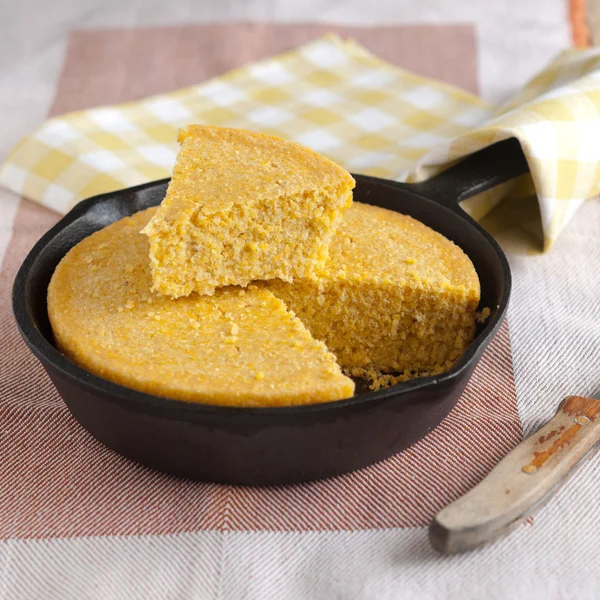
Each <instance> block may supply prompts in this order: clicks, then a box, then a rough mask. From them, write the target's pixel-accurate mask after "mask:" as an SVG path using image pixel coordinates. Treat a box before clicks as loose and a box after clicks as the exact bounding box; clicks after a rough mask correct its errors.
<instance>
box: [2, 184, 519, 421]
mask: <svg viewBox="0 0 600 600" xmlns="http://www.w3.org/2000/svg"><path fill="white" fill-rule="evenodd" d="M353 177H354V178H355V179H356V181H357V183H358V182H360V181H361V180H363V181H371V182H376V183H378V184H383V185H388V186H394V184H395V183H396V182H394V181H391V180H386V179H379V178H377V177H370V176H367V175H359V174H353ZM168 181H169V179H161V180H157V181H152V182H149V183H144V184H141V185H137V186H134V187H130V188H126V189H123V190H117V191H114V192H108V193H105V194H100V195H98V196H94V197H92V198H89V199H87V200H84V201H82V202H80V203H78V204H77V205H76V206H75V207H74V208H73V209H72V210H71V211H69V212H68V213H67V214H66V215H65V216H64V217H62V218H61V219H60V221H58V223H56V224H55V225H54V226H53V227H52V228H51V229H49V230H48V231H47V232H46V233H45V234H44V235H43V236H42V237H41V238H40V239H39V240H38V241H37V242H36V244H35V245H34V246H33V248H32V249H31V250H30V251H29V253H28V255H27V257H26V258H25V260H24V261H23V264H22V265H21V267H20V268H19V271H18V273H17V276H16V277H15V281H14V284H13V293H12V305H13V313H14V316H15V320H16V322H17V326H18V328H19V331H20V333H21V335H22V336H23V338H24V339H25V341H26V343H27V345H28V346H29V348H30V349H31V350H32V351H33V353H34V354H35V355H36V356H37V357H38V358H39V359H40V360H45V361H48V362H49V363H50V364H51V365H52V367H53V368H55V369H56V370H57V371H58V372H59V373H60V374H61V375H63V376H65V377H67V378H69V379H73V380H75V381H76V382H77V383H78V384H79V385H82V386H86V387H89V388H92V389H93V390H94V392H99V393H102V394H105V395H106V396H108V397H110V399H111V400H112V401H123V402H126V403H128V404H133V405H135V407H136V408H137V409H140V408H141V409H143V408H148V409H158V410H161V411H165V413H166V414H168V415H170V416H171V418H172V419H173V420H180V419H181V417H187V416H192V415H198V416H201V415H216V414H225V413H227V414H230V415H234V414H252V415H255V416H256V417H260V416H264V417H285V416H293V415H296V414H299V413H315V412H323V411H330V410H335V409H340V410H341V409H343V408H344V407H348V406H356V405H360V404H363V403H371V402H376V401H378V400H384V399H387V398H390V397H393V396H397V397H398V400H400V399H401V398H400V397H401V396H402V395H403V394H405V393H406V392H409V391H415V390H418V389H421V388H426V387H430V386H434V385H436V384H438V383H442V382H445V381H449V380H452V379H455V378H457V377H458V376H459V375H460V374H461V373H462V372H463V371H464V370H466V369H468V368H469V366H470V364H471V362H472V361H473V360H476V359H477V356H478V354H479V353H480V350H483V348H485V346H486V345H487V344H488V343H489V342H490V341H491V339H492V338H493V337H494V336H495V334H496V333H497V331H498V329H499V327H500V325H501V323H502V321H503V320H504V317H505V313H506V309H507V307H508V302H509V299H510V292H511V283H512V280H511V273H510V267H509V265H508V260H507V259H506V256H505V255H504V252H503V251H502V249H501V248H500V246H499V245H498V243H497V242H496V240H495V239H494V238H493V237H492V236H491V235H490V234H489V233H488V232H487V231H486V230H485V229H483V227H481V225H479V224H478V223H477V222H476V221H475V220H473V219H472V218H471V217H470V216H469V215H467V214H466V213H465V212H464V211H463V210H462V209H461V208H460V207H459V206H458V205H456V206H455V207H450V206H447V205H446V206H443V208H447V209H449V210H451V211H452V212H454V213H455V214H457V215H458V216H459V217H460V218H462V219H463V220H464V221H466V223H468V224H469V225H470V226H471V227H474V228H476V229H477V230H478V231H479V233H480V234H482V235H483V236H484V238H485V239H486V240H487V241H488V242H489V243H490V244H491V245H492V247H493V248H494V250H495V252H496V254H497V256H498V259H499V260H500V264H501V267H502V272H503V276H504V286H503V290H502V297H501V302H500V303H499V304H498V306H497V309H496V311H495V314H494V316H493V317H492V318H491V320H490V321H489V322H488V323H487V324H486V326H485V328H484V329H483V330H482V331H481V332H480V333H479V335H478V336H477V337H476V338H475V339H474V340H473V341H472V342H471V344H470V345H469V347H468V348H467V350H466V351H465V353H464V354H463V355H462V357H461V358H460V359H459V360H458V361H457V362H456V363H455V364H454V366H453V367H452V368H451V369H449V370H448V371H446V372H444V373H441V374H440V375H432V376H427V377H418V378H415V379H411V380H409V381H405V382H401V383H398V384H396V385H394V386H391V387H389V388H386V389H384V390H379V391H377V392H364V393H361V394H358V395H356V396H353V397H352V398H346V399H342V400H332V401H329V402H322V403H316V404H305V405H298V406H279V407H238V406H221V405H211V404H202V403H196V402H186V401H183V400H175V399H171V398H166V397H163V396H155V395H153V394H147V393H145V392H140V391H138V390H135V389H133V388H128V387H125V386H122V385H120V384H118V383H114V382H112V381H109V380H108V379H104V378H102V377H99V376H98V375H94V374H93V373H90V372H89V371H86V370H85V369H82V368H81V367H79V366H77V365H76V364H75V363H73V362H71V361H70V360H69V359H68V358H66V357H65V356H64V355H63V354H61V353H60V352H59V351H58V350H57V349H56V348H55V347H54V346H53V345H52V344H51V343H50V342H49V341H48V340H47V339H46V338H45V337H44V336H43V335H42V333H41V332H40V331H39V330H38V328H37V327H36V326H35V323H34V322H33V319H32V318H31V317H30V315H29V312H28V309H27V306H26V303H25V301H24V299H25V291H26V287H27V281H28V279H29V275H30V271H31V268H32V267H33V265H34V264H35V261H36V260H37V258H38V257H39V255H40V253H41V252H42V250H43V249H44V248H45V247H46V246H47V245H48V244H49V243H50V241H51V240H52V239H53V238H54V237H55V236H56V235H57V234H58V233H60V232H61V231H62V230H63V229H65V228H66V227H67V226H69V225H70V224H72V223H73V222H74V221H76V220H77V219H79V218H80V217H82V216H83V215H84V214H85V213H86V212H87V211H89V210H90V209H92V208H93V207H94V206H96V205H98V204H101V203H103V202H105V201H107V200H113V199H114V198H115V196H119V195H121V194H125V193H127V194H131V193H138V192H141V191H144V190H145V189H149V188H152V187H155V186H158V185H162V184H165V183H166V182H168ZM409 190H410V192H411V193H413V194H416V195H421V194H419V192H418V191H417V190H414V189H410V187H409V186H407V191H409ZM423 197H424V198H426V199H428V200H431V199H430V198H427V197H426V196H423Z"/></svg>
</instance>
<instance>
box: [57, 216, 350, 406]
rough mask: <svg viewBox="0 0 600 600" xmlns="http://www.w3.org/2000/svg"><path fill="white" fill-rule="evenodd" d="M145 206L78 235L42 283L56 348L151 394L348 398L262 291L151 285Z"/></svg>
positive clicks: (322, 351) (309, 341) (341, 381)
mask: <svg viewBox="0 0 600 600" xmlns="http://www.w3.org/2000/svg"><path fill="white" fill-rule="evenodd" d="M155 213H156V209H155V208H151V209H148V210H145V211H142V212H140V213H137V214H135V215H133V216H132V217H128V218H125V219H122V220H120V221H117V222H116V223H113V224H112V225H109V226H108V227H105V228H104V229H102V230H100V231H98V232H96V233H94V234H93V235H91V236H89V237H87V238H85V239H84V240H82V241H81V242H80V243H79V244H77V246H75V247H74V248H72V249H71V250H70V251H69V252H68V253H67V255H66V256H65V257H64V258H63V259H62V261H61V262H60V264H59V265H58V267H57V268H56V271H55V273H54V275H53V277H52V280H51V282H50V285H49V288H48V314H49V317H50V322H51V325H52V329H53V332H54V336H55V341H56V344H57V346H58V348H59V349H60V350H61V352H63V353H64V354H65V355H66V356H67V357H68V358H70V359H71V360H72V361H73V362H75V363H76V364H78V365H80V366H81V367H83V368H84V369H86V370H88V371H90V372H92V373H94V374H96V375H99V376H100V377H104V378H106V379H109V380H111V381H113V382H116V383H119V384H121V385H125V386H128V387H131V388H135V389H137V390H140V391H143V392H149V393H152V394H156V395H159V396H165V397H168V398H175V399H179V400H186V401H191V402H203V403H208V404H219V405H235V406H280V405H297V404H311V403H318V402H326V401H330V400H338V399H341V398H348V397H350V396H352V394H353V393H354V383H353V382H352V380H350V379H348V378H347V377H345V376H344V375H343V374H342V373H341V371H340V368H339V366H338V364H337V363H336V359H335V357H334V356H333V355H332V354H331V353H330V352H328V351H327V348H326V347H325V345H324V344H323V343H322V342H320V341H316V340H314V339H313V338H312V337H311V335H310V333H309V332H308V331H307V329H306V328H305V327H304V326H303V325H302V323H301V322H300V320H299V319H298V318H296V317H295V316H294V315H293V314H292V313H291V312H290V311H288V310H287V309H286V307H285V305H284V304H283V302H282V301H281V300H279V299H277V298H276V297H275V296H274V295H273V294H272V293H271V292H270V291H268V290H265V289H258V288H256V287H255V286H251V289H248V290H243V289H241V288H236V287H228V288H223V289H219V290H217V292H216V293H215V294H214V296H211V297H206V296H199V295H197V294H193V295H191V296H189V297H185V298H180V299H178V300H172V299H170V298H167V297H164V296H160V295H158V294H154V293H152V292H151V286H152V277H151V272H150V263H149V260H148V252H149V243H148V239H147V237H146V236H144V235H142V234H140V230H141V229H142V228H143V227H144V226H145V225H146V224H147V223H148V221H149V220H150V218H151V217H152V216H153V215H154V214H155Z"/></svg>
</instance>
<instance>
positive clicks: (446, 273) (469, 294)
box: [265, 202, 480, 382]
mask: <svg viewBox="0 0 600 600" xmlns="http://www.w3.org/2000/svg"><path fill="white" fill-rule="evenodd" d="M265 287H266V288H267V289H269V290H271V291H272V292H273V293H274V294H275V295H276V296H277V297H279V298H281V299H282V300H283V301H284V302H285V303H286V305H287V306H288V307H289V308H291V309H292V310H293V311H294V313H295V314H296V315H297V316H298V317H299V318H300V319H301V320H302V322H303V323H304V324H305V325H306V326H307V327H308V329H309V330H310V332H311V333H312V335H313V336H314V337H315V338H317V339H319V340H322V341H323V342H325V344H326V345H327V347H328V348H329V350H330V351H331V352H333V353H334V354H335V355H336V356H337V359H338V361H339V363H340V365H341V366H342V367H343V368H345V369H346V370H347V371H348V372H350V373H352V374H353V375H358V376H366V377H369V378H371V379H372V380H374V381H375V382H377V380H378V377H377V373H378V372H381V373H391V372H393V373H397V374H399V375H398V376H397V377H396V378H395V379H394V382H396V381H400V380H402V379H407V378H409V377H413V376H415V375H418V374H421V375H422V374H433V373H439V372H441V371H444V370H447V369H448V368H449V367H450V366H451V365H452V363H453V362H454V361H455V360H456V359H457V358H458V357H459V356H460V355H461V354H462V353H463V352H464V350H465V349H466V347H467V346H468V344H469V343H470V342H471V340H472V338H473V335H474V331H475V319H476V309H477V306H478V304H479V296H480V288H479V278H478V277H477V273H476V271H475V268H474V267H473V264H472V263H471V261H470V259H469V258H468V257H467V255H466V254H465V253H464V252H463V251H462V250H461V249H460V248H459V247H458V246H456V245H455V244H454V243H453V242H451V241H450V240H448V239H446V238H445V237H444V236H443V235H441V234H439V233H437V232H435V231H433V230H432V229H430V228H429V227H427V226H426V225H424V224H423V223H420V222H419V221H416V220H415V219H413V218H411V217H408V216H405V215H402V214H399V213H397V212H394V211H389V210H386V209H384V208H379V207H376V206H369V205H366V204H361V203H358V202H355V203H354V204H353V205H352V207H350V208H349V209H348V210H347V211H346V212H345V214H344V219H343V220H342V223H341V224H340V227H339V229H338V232H337V234H336V236H335V237H334V239H333V242H332V244H331V247H330V249H329V259H328V262H327V265H326V268H325V269H324V270H323V272H322V273H321V274H320V275H319V276H318V277H316V278H312V279H308V278H303V279H297V280H295V281H294V283H292V284H290V283H285V282H282V281H277V280H274V281H271V282H268V283H266V284H265Z"/></svg>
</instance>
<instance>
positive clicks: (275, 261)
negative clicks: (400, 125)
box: [143, 125, 355, 298]
mask: <svg viewBox="0 0 600 600" xmlns="http://www.w3.org/2000/svg"><path fill="white" fill-rule="evenodd" d="M180 142H181V149H180V152H179V155H178V158H177V163H176V165H175V168H174V171H173V178H172V180H171V182H170V184H169V188H168V190H167V195H166V197H165V199H164V201H163V202H162V204H161V205H160V207H159V210H158V212H157V213H156V215H155V216H154V217H153V218H152V220H151V221H150V223H149V224H148V225H147V226H146V227H145V228H144V230H143V233H145V234H146V235H147V236H148V238H149V240H150V260H151V264H152V276H153V290H154V291H157V292H158V293H160V294H164V295H168V296H170V297H173V298H177V297H180V296H187V295H189V294H190V293H191V292H193V291H195V292H197V293H200V294H206V295H211V294H213V293H214V291H215V289H216V288H218V287H222V286H226V285H240V286H247V285H248V284H249V283H250V282H252V281H255V280H269V279H281V280H283V281H288V282H291V281H293V280H294V278H297V277H311V276H313V275H314V274H315V273H316V272H318V271H319V269H320V268H322V266H323V265H324V264H325V262H326V260H327V256H328V247H329V244H330V242H331V240H332V238H333V235H334V234H335V231H336V228H337V226H338V224H339V222H340V221H341V219H342V215H343V212H344V210H345V209H346V208H348V207H349V206H350V205H351V203H352V189H353V187H354V185H355V182H354V179H353V178H352V177H351V175H350V174H349V173H348V172H346V171H345V170H344V169H343V168H342V167H340V166H338V165H336V164H335V163H333V162H332V161H330V160H329V159H327V158H325V157H323V156H321V155H319V154H317V153H316V152H313V151H312V150H309V149H308V148H305V147H303V146H301V145H299V144H296V143H294V142H291V141H288V140H284V139H282V138H277V137H274V136H269V135H265V134H261V133H256V132H250V131H245V130H240V129H228V128H219V127H212V126H201V125H190V126H188V127H187V128H186V129H185V130H183V131H182V132H181V135H180Z"/></svg>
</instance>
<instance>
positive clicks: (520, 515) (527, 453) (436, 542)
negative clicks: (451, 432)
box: [429, 396, 600, 554]
mask: <svg viewBox="0 0 600 600" xmlns="http://www.w3.org/2000/svg"><path fill="white" fill-rule="evenodd" d="M598 442H600V400H592V399H591V398H583V397H581V396H569V397H568V398H565V400H563V401H562V403H561V404H560V406H559V408H558V411H557V412H556V414H555V415H554V417H553V418H552V419H551V420H550V421H549V422H548V423H547V424H546V425H544V426H543V427H542V428H541V429H540V430H539V431H537V433H534V434H533V435H532V436H530V437H528V438H527V439H526V440H524V441H523V442H521V443H520V444H519V445H518V446H517V447H516V448H514V449H513V450H512V451H511V452H509V453H508V454H507V455H506V456H505V457H504V458H503V459H502V460H501V461H500V462H499V463H498V464H497V465H496V467H494V469H492V471H490V473H489V474H488V476H487V477H486V478H485V479H484V480H483V481H482V482H481V483H479V484H478V485H476V486H475V487H474V488H473V489H472V490H470V491H469V492H467V493H466V494H465V495H464V496H463V497H462V498H459V499H458V500H456V502H453V503H452V504H450V505H449V506H447V507H446V508H444V509H443V510H441V511H440V512H439V513H438V515H437V516H436V517H435V518H434V520H433V521H432V523H431V526H430V527H429V540H430V542H431V545H432V546H433V547H434V548H436V549H437V550H439V551H440V552H443V553H444V554H455V553H458V552H466V551H468V550H472V549H473V548H477V547H478V546H482V545H484V544H487V543H488V542H491V541H493V540H496V539H498V538H500V537H503V536H505V535H507V534H508V533H510V532H511V531H512V530H513V529H515V528H516V527H517V526H518V525H519V524H521V523H522V522H523V521H524V520H525V519H527V517H529V516H530V515H531V514H533V513H534V512H535V511H536V510H537V509H538V508H540V507H541V506H543V505H544V504H545V503H546V502H547V501H548V500H549V499H550V498H551V497H552V496H553V495H554V494H555V493H556V491H557V490H558V488H559V487H560V486H561V485H562V484H563V483H564V482H565V481H566V480H567V479H568V477H569V475H571V474H572V473H574V472H575V471H576V469H577V467H578V466H579V465H580V464H581V463H582V462H583V460H584V459H585V458H586V457H587V456H589V455H591V453H592V451H593V449H594V447H595V446H596V445H597V444H598Z"/></svg>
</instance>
